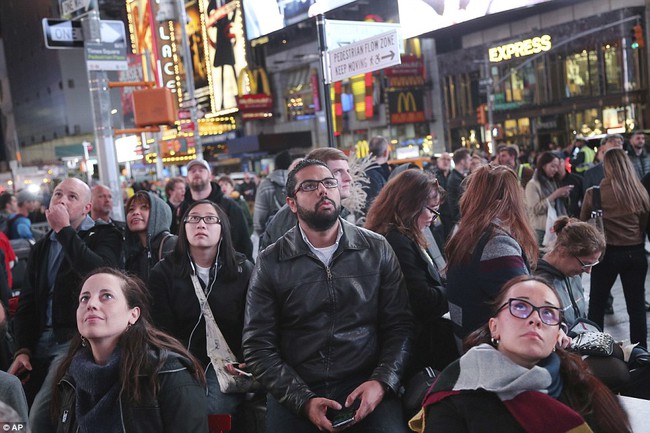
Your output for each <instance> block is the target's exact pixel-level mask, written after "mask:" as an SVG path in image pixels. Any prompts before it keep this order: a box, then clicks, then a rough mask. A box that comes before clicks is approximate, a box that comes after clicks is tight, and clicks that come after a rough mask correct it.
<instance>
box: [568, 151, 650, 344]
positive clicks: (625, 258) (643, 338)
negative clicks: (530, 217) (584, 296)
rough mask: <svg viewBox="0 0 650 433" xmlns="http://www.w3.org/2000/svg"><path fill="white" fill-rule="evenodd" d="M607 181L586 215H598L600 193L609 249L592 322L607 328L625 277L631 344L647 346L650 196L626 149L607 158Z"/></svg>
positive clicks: (593, 295) (596, 274) (592, 299)
mask: <svg viewBox="0 0 650 433" xmlns="http://www.w3.org/2000/svg"><path fill="white" fill-rule="evenodd" d="M603 169H604V172H605V178H604V179H603V181H602V182H601V183H600V186H599V187H593V188H589V189H588V190H587V191H586V193H585V198H584V201H583V203H582V209H581V211H580V219H581V220H583V221H586V220H587V219H589V217H590V215H591V212H592V210H593V209H592V203H593V202H594V200H593V197H594V194H598V195H600V203H601V208H602V212H603V226H604V228H605V239H606V240H607V246H606V248H605V256H604V257H603V259H602V260H601V261H600V263H598V264H597V265H595V266H594V267H593V270H592V278H591V291H590V296H589V314H588V318H589V320H592V321H593V322H595V323H596V324H597V325H598V326H600V327H601V328H603V327H604V318H605V307H606V305H607V297H608V296H609V293H610V291H611V289H612V286H613V285H614V282H615V281H616V277H618V276H619V275H620V276H621V283H622V284H623V293H624V295H625V304H626V306H627V312H628V314H629V316H630V341H631V342H632V343H639V345H640V346H643V347H646V348H647V347H648V346H647V333H648V329H647V318H646V311H645V277H646V272H647V271H648V261H647V259H646V256H645V248H644V244H645V229H646V225H647V222H648V214H649V213H650V198H649V197H648V193H647V192H646V190H645V188H644V187H643V185H642V184H641V182H640V181H639V179H638V178H637V175H636V173H635V171H634V167H633V166H632V163H631V162H630V160H629V158H628V157H627V155H626V154H625V152H624V151H623V150H622V149H610V150H608V151H607V152H605V155H604V157H603Z"/></svg>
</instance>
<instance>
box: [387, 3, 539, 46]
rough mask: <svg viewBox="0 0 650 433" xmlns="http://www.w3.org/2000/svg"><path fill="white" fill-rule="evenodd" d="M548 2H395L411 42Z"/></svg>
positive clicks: (405, 35) (405, 34) (404, 35)
mask: <svg viewBox="0 0 650 433" xmlns="http://www.w3.org/2000/svg"><path fill="white" fill-rule="evenodd" d="M549 1H551V0H518V1H516V2H515V1H512V0H491V1H486V0H458V1H439V0H398V6H399V17H400V23H401V25H402V37H403V38H404V39H407V38H412V37H414V36H418V35H421V34H423V33H429V32H432V31H434V30H439V29H442V28H445V27H449V26H451V25H454V24H458V23H462V22H465V21H469V20H473V19H476V18H480V17H484V16H487V15H492V14H496V13H499V12H505V11H509V10H513V9H519V8H523V7H528V6H533V5H536V4H540V3H546V2H549Z"/></svg>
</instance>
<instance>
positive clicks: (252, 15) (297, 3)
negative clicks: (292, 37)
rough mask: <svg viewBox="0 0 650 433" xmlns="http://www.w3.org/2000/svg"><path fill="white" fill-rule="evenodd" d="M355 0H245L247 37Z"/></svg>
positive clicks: (264, 33) (277, 28) (266, 33)
mask: <svg viewBox="0 0 650 433" xmlns="http://www.w3.org/2000/svg"><path fill="white" fill-rule="evenodd" d="M353 1H354V0H243V6H244V16H245V17H246V37H247V38H248V39H255V38H259V37H261V36H264V35H268V34H269V33H272V32H275V31H276V30H280V29H283V28H285V27H287V26H290V25H292V24H296V23H299V22H300V21H304V20H306V19H307V18H309V17H313V16H315V15H318V14H322V13H325V12H327V11H331V10H332V9H336V8H338V7H341V6H344V5H346V4H348V3H352V2H353Z"/></svg>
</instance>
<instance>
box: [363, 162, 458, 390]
mask: <svg viewBox="0 0 650 433" xmlns="http://www.w3.org/2000/svg"><path fill="white" fill-rule="evenodd" d="M443 195H444V190H443V189H442V188H441V187H440V185H439V184H438V180H437V179H436V178H435V177H434V176H433V174H430V173H427V172H423V171H422V170H419V169H409V170H406V171H404V172H402V173H400V174H399V175H397V176H395V177H394V178H392V179H390V180H389V181H388V183H387V184H386V185H384V187H383V188H382V189H381V191H380V192H379V195H378V196H377V199H376V200H375V201H373V204H372V206H371V207H370V209H369V211H368V216H367V219H366V224H365V228H367V229H369V230H372V231H374V232H376V233H379V234H382V235H384V236H385V237H386V240H388V243H389V244H390V245H391V247H393V250H394V251H395V255H396V256H397V259H398V260H399V263H400V267H401V268H402V273H403V274H404V279H405V280H406V287H407V290H408V293H409V299H410V302H411V308H412V310H413V314H414V316H415V321H416V324H417V331H416V332H417V335H416V338H415V343H414V344H413V349H412V354H411V361H410V364H409V368H408V369H407V372H406V377H407V378H408V377H409V376H411V375H412V374H413V373H415V372H417V371H419V370H421V369H422V368H424V367H427V366H433V367H435V368H437V369H442V368H444V367H445V366H446V365H447V364H448V363H449V362H451V361H453V360H454V359H456V358H457V357H458V351H457V350H456V348H455V347H454V343H453V338H451V344H448V345H445V344H444V343H446V342H447V341H445V338H444V337H445V335H443V334H444V331H448V330H449V328H450V325H448V324H447V323H448V322H449V321H448V320H446V319H442V315H443V314H445V313H446V312H447V311H448V305H447V297H446V295H445V288H444V284H443V279H442V277H441V275H440V271H439V270H438V269H437V267H436V265H435V263H434V261H433V257H431V254H430V253H429V251H428V247H429V245H428V242H427V237H426V236H425V230H430V228H429V227H430V226H431V224H432V223H433V222H434V221H435V220H436V218H438V216H439V215H440V214H439V213H438V209H439V207H440V203H441V201H442V198H443ZM445 322H447V323H445ZM448 335H449V337H451V333H448Z"/></svg>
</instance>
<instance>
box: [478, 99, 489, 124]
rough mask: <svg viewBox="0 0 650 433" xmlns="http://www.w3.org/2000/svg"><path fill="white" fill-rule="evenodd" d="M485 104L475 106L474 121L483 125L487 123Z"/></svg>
mask: <svg viewBox="0 0 650 433" xmlns="http://www.w3.org/2000/svg"><path fill="white" fill-rule="evenodd" d="M486 108H487V106H486V105H485V104H481V105H479V106H478V107H477V108H476V122H477V123H478V124H480V125H485V124H486V123H487V116H486V114H485V109H486Z"/></svg>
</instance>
